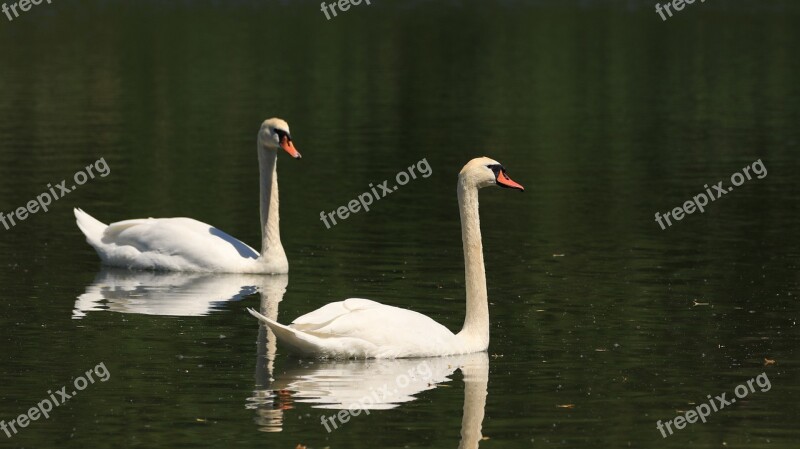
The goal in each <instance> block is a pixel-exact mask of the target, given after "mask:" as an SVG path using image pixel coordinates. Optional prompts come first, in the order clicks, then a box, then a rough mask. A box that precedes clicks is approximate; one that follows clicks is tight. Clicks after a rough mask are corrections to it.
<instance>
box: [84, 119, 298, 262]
mask: <svg viewBox="0 0 800 449" xmlns="http://www.w3.org/2000/svg"><path fill="white" fill-rule="evenodd" d="M279 148H283V149H284V150H285V151H286V152H287V153H289V154H290V155H291V156H292V157H293V158H295V159H300V158H301V156H300V153H299V152H298V151H297V149H295V147H294V143H292V137H291V134H290V132H289V125H288V124H287V123H286V122H285V121H283V120H281V119H279V118H271V119H269V120H265V121H264V123H263V124H262V125H261V129H260V130H259V132H258V164H259V171H260V175H261V182H260V191H261V230H262V233H261V237H262V241H261V254H259V253H258V252H256V250H254V249H253V248H251V247H250V246H248V245H247V244H245V243H243V242H241V241H239V240H237V239H235V238H233V237H231V236H230V235H228V234H226V233H224V232H222V231H220V230H219V229H217V228H215V227H213V226H211V225H208V224H205V223H202V222H200V221H197V220H194V219H191V218H144V219H134V220H126V221H120V222H117V223H112V224H110V225H106V224H104V223H101V222H100V221H98V220H96V219H95V218H94V217H92V216H91V215H89V214H87V213H86V212H84V211H82V210H81V209H78V208H76V209H75V211H74V212H75V220H76V221H77V223H78V227H79V228H80V230H81V231H82V232H83V233H84V235H86V241H87V242H88V243H89V245H91V246H92V247H93V248H94V249H95V251H97V255H98V256H100V259H101V260H102V262H103V264H105V265H109V266H116V267H124V268H135V269H144V270H162V271H190V272H212V273H251V274H252V273H258V274H285V273H288V272H289V262H288V261H287V260H286V253H285V252H284V250H283V245H281V237H280V229H279V226H278V222H279V218H278V176H277V174H276V165H277V157H278V154H277V150H278V149H279Z"/></svg>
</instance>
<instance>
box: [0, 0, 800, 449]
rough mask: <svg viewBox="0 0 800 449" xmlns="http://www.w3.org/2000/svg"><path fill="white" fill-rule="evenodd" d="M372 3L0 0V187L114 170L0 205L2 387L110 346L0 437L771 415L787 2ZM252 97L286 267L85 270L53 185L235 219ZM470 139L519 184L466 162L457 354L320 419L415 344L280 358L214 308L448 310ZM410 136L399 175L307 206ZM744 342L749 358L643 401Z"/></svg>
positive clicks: (141, 212) (28, 186) (316, 436)
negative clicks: (19, 2) (87, 376)
mask: <svg viewBox="0 0 800 449" xmlns="http://www.w3.org/2000/svg"><path fill="white" fill-rule="evenodd" d="M372 3H373V4H372V5H371V6H365V5H361V6H358V7H353V8H352V9H351V10H350V11H348V12H347V13H344V14H341V15H340V16H339V17H337V18H336V19H333V20H331V21H326V20H325V18H324V15H323V14H322V13H321V12H320V10H319V6H318V4H317V3H315V2H282V3H270V2H235V3H224V2H192V1H186V2H172V3H156V2H135V3H133V2H125V3H123V2H117V1H98V2H57V3H56V2H54V3H53V4H51V5H48V4H46V3H43V4H42V5H40V6H35V7H33V9H32V10H31V11H30V12H28V13H25V14H24V15H22V16H21V17H20V18H18V19H16V20H15V21H14V22H8V21H6V19H4V18H3V16H0V92H2V94H0V211H3V212H4V213H6V214H8V213H9V212H11V211H13V210H15V209H16V208H17V207H20V206H24V205H25V204H26V203H27V202H28V201H29V200H32V199H34V198H35V197H36V196H37V195H39V194H41V193H42V192H44V191H46V190H47V185H48V183H51V184H57V183H59V182H60V181H61V180H62V179H69V178H71V177H72V175H73V173H75V172H76V171H77V170H80V169H81V168H82V167H85V166H86V165H88V164H90V163H92V162H94V161H96V160H98V159H100V158H104V160H105V161H106V162H107V164H108V167H109V168H110V170H111V172H110V174H109V175H108V176H107V177H97V178H96V179H94V180H91V181H89V182H87V183H86V184H85V185H83V186H80V187H79V188H78V189H76V190H75V191H73V192H71V193H69V195H67V196H65V197H64V198H62V199H60V200H59V201H57V202H55V203H53V205H52V206H51V208H50V211H49V212H47V213H42V212H40V213H37V214H35V215H33V216H31V217H28V218H27V219H26V220H25V221H23V222H20V223H18V224H17V225H16V226H14V227H12V228H10V229H9V230H6V229H5V228H0V286H2V290H0V329H2V330H0V342H1V343H2V345H3V347H2V350H0V419H2V420H5V421H6V422H8V421H10V420H12V419H14V418H15V417H16V416H17V415H19V414H20V413H26V412H27V410H28V409H29V408H30V407H33V406H35V405H36V404H37V403H38V402H39V401H42V400H43V399H46V398H47V397H48V396H49V394H48V390H52V391H55V390H58V389H59V388H60V387H61V386H62V385H67V386H71V385H72V384H71V382H72V379H73V378H75V377H77V376H80V375H81V374H82V373H85V372H86V371H87V370H89V369H91V368H92V367H95V366H97V365H98V364H100V363H103V366H104V367H106V368H107V371H108V373H109V374H110V377H109V378H108V380H107V381H105V382H95V383H94V384H92V385H90V386H88V387H87V388H86V389H85V390H84V391H81V392H79V393H78V394H77V395H76V396H75V397H74V398H72V399H70V400H69V401H68V402H66V403H65V404H64V405H62V406H60V407H57V408H56V409H55V410H53V411H52V412H51V413H50V415H51V416H50V418H49V419H46V420H45V419H39V420H38V421H35V422H32V423H30V424H29V425H28V426H27V427H26V428H23V429H18V430H19V433H18V434H16V435H12V437H11V438H10V439H9V438H7V437H6V436H5V434H4V433H0V446H3V447H29V448H42V447H76V448H77V447H215V448H216V447H229V446H230V447H234V446H235V447H270V448H272V447H274V448H279V447H280V448H294V447H296V446H297V445H298V444H303V445H307V446H308V447H310V448H312V447H313V448H324V447H332V448H361V447H370V448H374V447H387V448H388V447H391V448H406V447H414V448H417V447H419V448H423V447H424V448H448V447H458V446H459V444H460V443H459V442H460V441H461V440H462V435H463V442H462V443H461V444H462V445H463V447H474V445H476V444H478V442H479V443H480V447H481V448H511V447H514V448H517V447H602V448H619V447H634V448H645V447H674V448H683V447H696V448H719V447H728V448H778V447H780V448H793V447H798V443H800V431H798V429H797V422H798V418H800V407H798V401H799V400H800V382H799V381H798V379H800V377H798V376H797V370H798V367H799V366H800V365H799V364H798V360H797V358H796V357H797V353H796V348H797V346H798V343H799V342H800V336H799V335H798V334H799V333H798V326H797V321H798V318H799V317H798V308H799V307H798V305H797V297H798V295H800V291H799V289H798V283H799V282H800V276H798V256H800V238H798V236H797V233H796V230H797V229H798V224H800V208H798V187H797V185H798V184H797V173H798V171H799V170H800V164H798V158H797V156H796V155H797V152H798V140H799V139H800V128H798V126H797V123H798V120H799V119H800V87H798V86H800V84H798V79H800V58H798V56H799V55H798V52H797V48H798V44H799V43H800V39H798V38H800V31H798V28H797V23H798V19H800V11H799V9H798V7H797V5H795V4H794V3H792V2H781V1H771V2H706V3H705V4H700V3H699V2H695V4H694V5H691V6H687V7H686V8H685V9H684V10H683V11H681V12H680V13H679V14H677V15H676V16H675V17H673V18H672V19H669V21H667V22H662V21H661V19H660V18H659V17H658V16H657V15H656V14H655V13H654V12H653V4H651V3H650V2H636V1H629V2H623V1H619V2H607V3H600V2H593V1H580V2H578V1H575V2H573V1H564V2H530V3H524V2H502V3H492V2H480V3H478V2H471V1H469V2H460V1H452V2H441V3H434V2H404V3H402V4H401V3H394V2H390V1H378V0H373V2H372ZM271 116H281V117H283V118H286V119H287V120H288V121H289V122H290V124H291V126H292V132H293V134H294V138H295V142H296V144H297V146H298V149H299V150H300V151H301V152H302V153H303V156H304V158H303V159H302V160H301V161H293V160H290V159H289V158H287V157H284V156H285V155H281V157H280V162H279V172H280V186H281V195H282V197H281V200H282V202H281V203H282V204H281V214H282V215H281V218H282V220H281V224H282V238H283V242H284V246H285V247H286V250H287V254H288V257H289V261H290V265H291V273H290V275H289V277H288V278H263V277H255V278H247V277H238V276H200V275H180V274H174V275H154V274H136V273H128V272H125V271H123V272H119V271H102V272H101V270H100V267H99V265H98V261H97V257H96V255H95V254H94V252H93V251H92V250H91V248H90V247H89V246H88V245H87V244H86V243H85V242H84V239H83V236H82V235H81V234H80V232H79V231H78V229H77V227H76V226H75V224H74V219H73V217H72V207H81V208H83V209H85V210H87V211H88V212H89V213H91V214H93V215H95V216H96V217H98V218H99V219H101V220H104V221H107V222H109V221H117V220H121V219H126V218H136V217H147V216H156V217H159V216H188V217H193V218H196V219H198V220H201V221H205V222H208V223H211V224H214V225H216V226H217V227H219V228H220V229H224V230H225V231H227V232H229V233H230V234H232V235H234V236H237V237H239V238H241V239H242V240H244V241H245V242H247V243H248V244H250V245H252V246H256V247H257V246H258V243H259V238H260V234H259V232H260V231H259V227H258V202H257V201H258V182H257V176H258V168H257V165H256V154H255V135H256V131H257V130H258V126H259V124H260V123H261V121H262V120H263V119H265V118H268V117H271ZM480 155H487V156H490V157H492V158H494V159H497V160H499V161H501V162H502V163H503V164H504V165H505V166H506V167H507V168H508V170H509V172H510V174H511V175H512V176H513V177H514V178H515V180H517V181H519V182H520V183H522V184H523V185H525V186H526V188H527V191H526V192H525V194H517V193H516V192H511V191H505V190H499V189H487V190H484V191H482V193H481V206H482V208H481V212H482V227H483V237H484V247H485V252H486V270H487V277H488V284H489V296H490V301H491V303H492V304H491V320H492V321H491V322H492V325H491V326H492V327H491V334H492V341H491V345H490V349H489V353H488V355H478V356H473V357H468V358H461V359H458V360H449V361H446V362H443V361H442V360H431V361H429V364H428V365H427V368H425V372H430V373H431V375H430V376H427V377H425V376H423V377H422V379H423V380H426V381H427V382H422V383H419V376H417V378H416V380H415V382H417V383H413V382H412V384H411V385H409V386H408V387H407V388H408V391H402V392H399V393H398V395H397V396H396V397H394V396H393V397H391V398H389V399H388V400H387V401H385V402H386V403H383V404H379V405H380V406H376V407H375V408H374V409H371V410H370V413H369V414H366V413H362V414H360V415H359V416H354V417H352V419H350V420H349V422H347V423H346V424H343V425H342V426H341V427H340V428H338V429H337V430H332V431H331V432H330V433H328V432H327V431H326V430H325V427H324V426H323V425H322V424H321V419H322V418H321V417H322V416H323V415H324V416H328V415H332V414H334V413H337V412H338V410H337V409H336V408H337V407H339V408H341V407H343V406H348V402H350V401H352V400H354V399H357V398H360V397H363V396H364V395H366V394H369V392H370V391H371V390H373V389H379V388H380V387H381V386H382V385H387V384H389V385H393V384H394V383H396V380H397V379H400V377H399V376H400V375H402V374H403V373H407V372H408V370H409V369H414V368H419V367H420V365H419V363H421V362H418V361H396V362H391V361H389V362H374V361H373V362H319V361H298V360H295V359H291V358H289V357H288V356H287V355H286V354H285V353H284V352H283V351H281V348H280V346H278V347H277V348H276V347H275V346H274V344H271V343H270V344H267V341H268V340H269V339H268V338H267V335H266V333H265V332H264V330H263V329H259V326H258V324H257V322H256V321H255V320H253V319H252V318H251V317H250V316H249V315H247V313H246V312H245V309H246V308H247V307H255V308H258V307H263V308H264V309H269V310H268V311H272V312H273V313H274V312H277V313H278V316H279V318H280V320H281V321H284V322H287V321H290V320H291V319H292V318H294V317H296V316H298V315H300V314H302V313H305V312H308V311H310V310H313V309H314V308H317V307H319V306H321V305H323V304H325V303H327V302H329V301H333V300H339V299H343V298H346V297H352V296H358V297H367V298H372V299H375V300H379V301H382V302H385V303H388V304H392V305H398V306H402V307H407V308H412V309H414V310H417V311H420V312H422V313H425V314H428V315H429V316H431V317H433V318H435V319H436V320H438V321H440V322H441V323H443V324H445V325H446V326H448V327H449V328H450V329H453V330H457V329H458V328H459V327H460V325H461V322H462V320H463V308H464V303H463V298H464V281H463V262H462V255H461V242H460V233H459V223H458V210H457V205H456V198H455V188H454V187H455V180H456V175H457V173H458V171H459V170H460V168H461V166H462V165H463V164H464V163H465V162H466V161H467V160H469V159H471V158H472V157H475V156H480ZM423 158H425V159H426V160H427V161H428V162H429V164H430V166H431V168H432V170H433V174H432V175H431V176H430V177H429V178H427V179H419V180H415V181H413V182H411V183H409V184H408V185H407V186H404V187H403V188H401V189H399V190H398V191H397V192H395V193H393V194H392V195H391V196H390V197H387V198H385V199H383V200H381V201H380V202H378V203H376V204H375V205H374V206H373V209H372V211H370V212H369V213H359V214H356V215H354V216H352V217H350V218H348V219H347V220H345V221H344V222H342V223H340V224H339V225H337V226H335V227H333V228H332V229H330V230H326V228H325V227H324V225H323V224H322V223H321V222H320V220H319V213H320V211H331V210H333V209H335V208H337V207H339V206H342V205H345V204H347V202H348V201H349V200H351V199H352V198H354V197H355V196H356V195H358V194H360V193H362V192H364V191H365V190H367V188H368V185H369V183H380V182H382V181H383V180H385V179H390V177H393V176H394V175H395V173H397V172H398V171H400V170H403V169H404V168H405V167H408V166H409V165H411V164H414V163H416V162H417V161H419V160H421V159H423ZM759 159H760V160H761V161H762V162H763V164H764V166H765V168H766V169H767V172H768V175H767V176H765V177H763V179H757V178H756V177H753V179H752V180H751V181H747V182H745V183H744V184H743V185H742V186H741V187H737V188H736V189H735V190H734V191H732V192H730V193H728V194H727V195H726V196H725V197H724V198H721V199H719V200H718V201H715V202H713V203H711V204H709V205H708V206H707V208H706V211H705V213H704V214H698V213H694V214H693V215H689V216H687V217H686V218H684V219H683V220H682V221H680V222H676V223H674V225H673V226H671V227H669V228H667V229H666V230H661V228H660V227H659V226H658V224H656V222H655V221H654V218H653V217H654V214H655V213H656V212H660V213H662V214H664V213H666V212H667V211H671V210H672V209H673V208H675V207H678V206H680V205H681V204H683V202H684V201H686V200H689V199H691V198H692V197H693V196H695V195H697V194H698V193H701V192H704V191H705V188H704V187H703V186H704V184H708V185H709V186H711V185H713V184H716V183H717V182H718V181H720V180H724V181H725V184H726V185H729V181H728V180H729V178H730V176H731V174H733V173H735V172H738V171H740V170H742V168H744V167H746V166H749V165H750V164H752V163H753V162H754V161H756V160H759ZM257 289H261V290H262V291H263V292H264V295H263V297H262V295H261V294H259V293H258V292H257ZM284 290H285V294H284ZM280 299H282V301H281V302H280V303H279V311H278V310H276V307H277V306H278V300H280ZM262 302H263V304H262ZM276 350H277V354H275V351H276ZM765 359H769V361H773V360H774V361H775V362H774V363H769V362H765ZM459 367H461V369H458V368H459ZM761 373H766V375H767V376H768V379H769V381H770V385H771V388H770V389H769V391H766V392H762V391H760V390H759V389H756V391H755V392H754V393H752V394H750V395H749V396H748V397H747V398H746V399H744V400H739V401H738V402H736V403H735V404H732V405H731V406H729V407H726V408H725V409H723V410H720V411H719V412H716V413H713V414H711V416H710V417H709V418H708V422H707V423H705V424H703V423H695V424H691V425H689V426H687V427H686V428H685V429H683V430H678V431H677V432H676V433H675V434H674V435H672V436H669V437H668V438H666V439H663V438H662V436H661V434H660V433H659V431H658V430H657V429H656V421H658V420H663V421H666V420H671V419H674V418H675V416H677V415H678V414H679V413H680V414H682V413H684V412H685V411H686V410H688V409H690V408H694V407H696V406H697V405H699V404H701V403H703V402H707V399H706V397H707V395H712V396H716V395H719V394H721V393H723V392H728V393H727V394H728V398H730V397H732V395H733V391H734V389H735V388H736V386H737V385H739V384H742V383H745V382H746V381H747V380H749V379H752V378H754V377H756V376H758V375H759V374H761ZM400 393H402V394H400ZM480 423H482V430H480V431H479V426H480ZM481 438H484V439H483V440H480V439H481ZM479 440H480V441H479Z"/></svg>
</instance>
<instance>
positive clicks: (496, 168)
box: [486, 164, 503, 178]
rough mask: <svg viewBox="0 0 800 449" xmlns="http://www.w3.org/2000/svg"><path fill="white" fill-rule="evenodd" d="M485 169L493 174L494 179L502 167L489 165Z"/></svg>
mask: <svg viewBox="0 0 800 449" xmlns="http://www.w3.org/2000/svg"><path fill="white" fill-rule="evenodd" d="M486 168H488V169H489V170H491V171H493V172H494V176H495V178H496V177H497V176H498V175H499V174H500V172H502V171H503V166H502V165H500V164H490V165H487V166H486Z"/></svg>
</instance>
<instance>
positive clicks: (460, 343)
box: [248, 157, 525, 358]
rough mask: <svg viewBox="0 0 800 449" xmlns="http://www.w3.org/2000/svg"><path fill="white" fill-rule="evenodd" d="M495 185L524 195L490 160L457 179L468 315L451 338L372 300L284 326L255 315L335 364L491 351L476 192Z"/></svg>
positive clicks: (471, 165) (432, 324)
mask: <svg viewBox="0 0 800 449" xmlns="http://www.w3.org/2000/svg"><path fill="white" fill-rule="evenodd" d="M491 185H497V186H500V187H507V188H511V189H517V190H521V191H524V190H525V189H524V188H523V187H522V186H521V185H519V184H517V183H516V182H514V181H513V180H511V178H509V176H508V174H507V173H506V169H505V168H504V167H503V166H502V165H501V164H500V163H499V162H497V161H495V160H492V159H489V158H487V157H481V158H476V159H473V160H471V161H469V162H468V163H467V165H465V166H464V168H463V169H462V170H461V173H459V175H458V185H457V192H458V207H459V211H460V214H461V238H462V241H463V246H464V272H465V276H466V287H467V313H466V318H465V320H464V327H463V328H462V329H461V332H459V333H458V334H453V333H452V332H451V331H449V330H448V329H447V328H446V327H444V326H442V325H441V324H439V323H437V322H436V321H434V320H432V319H431V318H429V317H427V316H425V315H422V314H420V313H417V312H413V311H411V310H407V309H401V308H399V307H393V306H387V305H384V304H381V303H378V302H375V301H371V300H369V299H361V298H350V299H346V300H344V301H340V302H334V303H330V304H328V305H325V306H323V307H321V308H319V309H317V310H315V311H313V312H310V313H308V314H306V315H303V316H301V317H299V318H297V319H296V320H294V322H293V323H292V324H291V325H289V326H285V325H282V324H280V323H278V322H277V321H275V320H273V319H270V318H267V317H265V316H264V315H262V314H260V313H258V312H256V311H255V310H253V309H248V311H249V312H250V314H251V315H253V316H254V317H256V318H258V319H259V320H260V321H261V322H263V323H264V324H266V325H267V326H269V328H270V329H272V332H274V333H275V335H276V336H277V337H278V340H279V341H281V342H282V343H283V344H285V345H287V346H288V347H289V349H290V350H291V351H292V352H296V353H299V354H301V355H310V356H318V357H334V358H404V357H432V356H446V355H459V354H469V353H473V352H481V351H485V350H486V349H487V348H488V347H489V302H488V298H487V293H486V274H485V271H484V267H483V246H482V243H481V230H480V218H479V216H478V190H479V189H481V188H483V187H487V186H491Z"/></svg>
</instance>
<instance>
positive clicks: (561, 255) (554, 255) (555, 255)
mask: <svg viewBox="0 0 800 449" xmlns="http://www.w3.org/2000/svg"><path fill="white" fill-rule="evenodd" d="M553 257H564V255H563V254H553Z"/></svg>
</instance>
